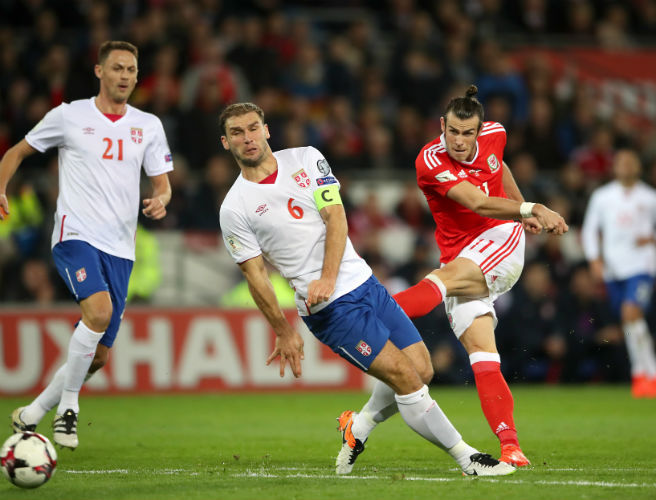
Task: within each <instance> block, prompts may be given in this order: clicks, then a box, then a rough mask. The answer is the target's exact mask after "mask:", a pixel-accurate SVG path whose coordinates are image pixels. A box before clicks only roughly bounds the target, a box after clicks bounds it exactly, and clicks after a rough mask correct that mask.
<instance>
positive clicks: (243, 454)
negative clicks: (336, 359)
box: [0, 386, 656, 500]
mask: <svg viewBox="0 0 656 500" xmlns="http://www.w3.org/2000/svg"><path fill="white" fill-rule="evenodd" d="M431 392H432V394H433V397H434V398H435V399H436V400H437V401H438V402H439V403H440V405H441V406H442V408H443V409H444V410H445V411H446V413H447V414H448V415H449V417H450V418H451V420H452V421H453V422H454V424H455V425H456V427H457V428H458V429H459V430H460V432H461V433H462V434H463V436H464V437H465V439H466V440H467V441H468V442H469V443H470V444H472V445H474V446H477V447H478V448H480V449H481V450H484V451H489V452H491V453H493V454H496V455H498V443H497V441H496V438H495V437H494V436H493V435H492V433H491V432H490V430H489V429H488V427H487V423H486V422H485V420H484V418H483V415H482V413H481V410H480V407H479V405H478V398H477V396H476V392H475V390H474V389H472V388H468V389H455V388H439V387H434V388H432V390H431ZM513 392H514V395H515V401H516V412H515V417H516V421H517V424H518V427H519V431H520V439H521V442H522V447H523V449H524V451H525V452H526V454H527V455H528V456H529V458H530V459H531V460H532V461H533V464H534V466H533V467H532V468H530V469H521V470H519V471H517V473H515V474H514V475H512V476H509V477H506V478H499V479H493V478H490V479H486V478H471V477H462V475H461V474H460V472H459V470H458V469H457V468H456V467H455V464H454V462H452V461H451V459H450V458H449V457H448V456H447V455H446V454H445V453H443V452H442V451H440V450H439V449H437V448H435V447H434V446H432V445H429V444H427V443H426V442H424V441H423V440H422V439H421V438H419V436H417V435H415V434H414V433H413V432H411V431H410V430H409V429H408V428H407V427H406V426H405V425H404V424H403V421H402V420H401V418H400V417H399V416H398V415H397V416H395V417H394V418H393V419H391V420H390V421H388V422H385V423H384V424H383V425H381V426H380V427H379V428H378V429H376V430H375V431H374V433H373V434H372V435H371V439H370V440H369V442H368V444H367V450H366V452H365V453H364V454H363V455H361V456H360V458H359V459H358V462H357V464H356V467H355V469H354V471H353V474H352V475H353V476H354V477H350V478H349V477H347V478H344V477H336V476H335V475H334V458H335V456H336V453H337V451H338V449H339V435H338V433H337V431H336V421H335V417H336V416H338V415H339V413H340V412H341V411H342V410H343V409H346V408H352V409H359V408H360V407H361V406H362V404H363V403H364V402H365V400H366V398H367V395H366V394H361V393H321V392H319V393H315V394H285V393H279V394H270V393H269V394H239V395H237V394H220V395H192V396H187V395H183V396H138V397H136V396H135V397H111V398H110V397H90V396H85V397H83V400H82V404H83V411H82V414H81V417H80V428H79V435H80V441H81V445H80V447H79V448H78V449H77V450H76V451H75V452H71V451H69V450H60V451H59V464H58V468H57V473H56V474H55V476H54V478H53V479H52V481H51V482H49V483H48V484H46V485H45V486H43V487H41V488H39V489H37V490H20V489H18V488H16V487H14V486H12V485H11V484H9V483H8V482H5V481H1V482H0V499H2V500H14V499H27V498H38V499H44V500H47V499H62V500H63V499H65V500H76V499H84V500H96V499H98V500H100V499H102V500H113V499H139V500H140V499H153V500H155V499H156V500H167V499H176V500H180V499H182V500H193V499H203V500H207V499H249V500H251V499H258V500H260V499H261V500H269V499H285V500H293V499H335V500H347V499H348V500H369V499H371V500H374V499H376V500H378V499H398V500H402V499H403V500H404V499H424V498H425V499H431V500H436V499H444V500H447V499H448V500H452V499H460V498H462V499H467V500H479V499H481V500H482V499H496V498H499V499H503V500H515V499H522V500H523V499H532V500H533V499H579V498H580V499H602V498H603V499H619V498H631V499H648V498H649V499H654V498H656V451H655V450H656V436H655V433H654V423H655V422H656V400H634V399H631V397H630V395H629V390H628V387H625V386H620V387H592V386H587V387H566V388H562V387H557V388H556V387H554V388H545V387H514V388H513ZM26 402H27V401H26V400H25V399H14V398H4V399H0V415H8V414H9V413H10V412H11V410H12V409H13V408H15V407H16V406H18V405H22V404H25V403H26ZM46 419H47V420H44V422H43V424H42V426H41V427H40V430H41V432H43V433H44V434H46V435H47V436H50V435H51V431H50V429H49V423H50V419H51V415H49V416H47V417H46ZM5 422H7V423H8V419H7V420H5ZM4 425H5V424H3V426H4ZM5 429H6V436H8V435H9V430H8V427H5ZM4 437H5V433H2V434H0V438H4Z"/></svg>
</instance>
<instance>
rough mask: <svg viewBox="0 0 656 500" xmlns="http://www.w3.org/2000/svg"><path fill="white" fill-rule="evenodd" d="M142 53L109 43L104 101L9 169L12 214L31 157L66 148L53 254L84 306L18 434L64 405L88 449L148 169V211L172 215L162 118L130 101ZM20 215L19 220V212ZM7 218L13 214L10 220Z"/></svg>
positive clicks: (58, 127)
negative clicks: (84, 420)
mask: <svg viewBox="0 0 656 500" xmlns="http://www.w3.org/2000/svg"><path fill="white" fill-rule="evenodd" d="M137 57H138V51H137V48H136V47H135V46H134V45H132V44H130V43H128V42H121V41H107V42H105V43H103V44H102V45H101V46H100V49H99V50H98V64H96V66H95V68H94V71H95V75H96V77H98V79H99V80H100V91H99V92H98V95H97V96H96V97H92V98H90V99H83V100H79V101H73V102H71V103H70V104H67V103H63V104H61V105H59V106H57V107H56V108H54V109H52V110H51V111H49V112H48V113H47V114H46V116H45V117H44V118H43V119H42V120H41V121H40V122H39V123H38V124H37V125H36V126H35V127H34V128H33V129H32V130H31V131H30V132H29V133H28V134H27V135H26V136H25V138H24V139H23V140H22V141H20V142H19V143H18V144H16V145H15V146H13V147H12V148H11V149H9V150H8V151H7V153H6V154H5V156H4V158H3V159H2V162H0V207H2V208H3V209H4V210H5V212H6V213H7V214H10V207H9V204H8V202H7V197H6V196H5V191H6V188H7V184H8V182H9V180H10V179H11V177H12V176H13V174H14V173H15V172H16V169H17V168H18V166H19V165H20V164H21V162H22V161H23V159H24V158H25V157H26V156H29V155H31V154H33V153H35V152H37V151H38V152H41V153H42V152H44V151H46V150H47V149H50V148H53V147H56V148H58V150H59V196H58V197H57V210H56V213H55V227H54V230H53V233H52V254H53V258H54V261H55V265H56V266H57V270H58V271H59V274H60V276H61V277H62V279H63V280H64V282H65V283H66V286H67V287H68V289H69V290H70V292H71V293H72V294H73V296H74V297H75V300H76V301H77V302H78V303H79V305H80V310H81V313H82V318H81V319H80V321H79V322H78V323H77V326H76V327H75V331H74V332H73V336H72V337H71V340H70V343H69V347H68V357H67V359H66V364H64V365H63V366H62V367H61V368H59V370H57V372H56V373H55V376H54V377H53V379H52V381H51V382H50V384H48V386H47V387H46V388H45V389H44V390H43V392H42V393H41V394H39V395H38V396H37V398H36V399H35V400H34V401H32V403H31V404H30V405H29V406H26V407H21V408H17V409H16V410H14V412H13V413H12V415H11V420H12V424H11V425H12V428H13V430H14V432H21V431H33V430H35V429H36V426H37V424H38V423H39V422H40V421H41V419H42V418H43V417H44V416H45V414H46V413H47V412H48V411H50V410H51V409H52V408H53V407H54V406H55V405H58V407H57V411H56V415H55V419H54V422H53V431H54V436H53V437H54V441H55V443H57V444H59V445H60V446H64V447H68V448H71V449H75V448H76V447H77V445H78V437H77V420H78V412H79V403H78V395H79V392H80V389H81V388H82V384H83V383H84V382H85V380H86V379H87V378H88V377H89V376H90V375H91V374H93V373H94V372H96V371H97V370H98V369H100V368H101V367H102V366H104V365H105V363H106V362H107V359H108V356H109V350H110V348H111V347H112V345H113V343H114V339H115V337H116V333H117V331H118V328H119V324H120V322H121V317H122V316H123V310H124V308H125V301H126V297H127V289H128V280H129V278H130V272H131V271H132V264H133V261H134V240H135V233H136V230H137V216H138V214H139V194H140V193H139V182H140V175H141V167H142V165H143V167H144V170H145V172H146V174H147V175H148V176H149V178H150V181H151V183H152V187H153V192H152V196H151V197H150V198H146V199H144V200H143V210H142V212H143V214H144V215H145V216H146V217H149V218H151V219H161V218H162V217H164V216H165V215H166V205H167V204H168V203H169V200H170V199H171V186H170V184H169V179H168V174H167V172H169V171H171V170H172V169H173V163H172V158H171V153H170V150H169V146H168V144H167V141H166V136H165V135H164V129H163V127H162V123H161V122H160V120H159V119H158V118H157V117H156V116H154V115H152V114H150V113H145V112H143V111H140V110H138V109H136V108H133V107H132V106H130V105H128V104H127V101H128V98H129V97H130V94H131V93H132V91H133V90H134V87H135V85H136V83H137ZM9 216H11V215H9ZM0 217H1V218H3V219H4V216H2V215H0Z"/></svg>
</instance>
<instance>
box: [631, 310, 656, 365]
mask: <svg viewBox="0 0 656 500" xmlns="http://www.w3.org/2000/svg"><path fill="white" fill-rule="evenodd" d="M624 332H625V335H624V338H625V339H626V342H627V350H629V346H628V343H629V337H630V338H631V342H633V343H635V347H634V349H635V356H636V358H637V363H636V364H637V369H636V373H638V374H642V375H646V376H647V377H649V378H653V377H655V376H656V354H654V342H653V340H652V338H651V334H650V333H649V327H648V326H647V322H646V321H645V320H644V319H638V320H636V321H632V322H631V323H625V324H624ZM629 359H630V360H631V374H633V373H634V371H633V359H632V357H631V351H630V350H629Z"/></svg>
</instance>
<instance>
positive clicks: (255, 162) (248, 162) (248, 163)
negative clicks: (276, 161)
mask: <svg viewBox="0 0 656 500" xmlns="http://www.w3.org/2000/svg"><path fill="white" fill-rule="evenodd" d="M263 161H264V152H263V153H262V154H261V155H260V156H258V157H257V158H254V159H250V158H244V157H242V156H240V157H239V162H240V163H241V164H242V165H243V166H244V167H258V166H260V164H261V163H262V162H263Z"/></svg>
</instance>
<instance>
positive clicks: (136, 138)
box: [130, 127, 143, 144]
mask: <svg viewBox="0 0 656 500" xmlns="http://www.w3.org/2000/svg"><path fill="white" fill-rule="evenodd" d="M130 139H132V142H134V143H135V144H141V143H142V142H143V129H142V128H137V127H131V128H130Z"/></svg>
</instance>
